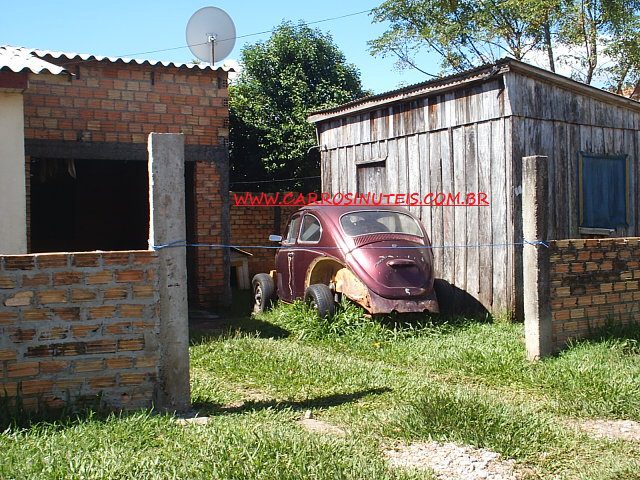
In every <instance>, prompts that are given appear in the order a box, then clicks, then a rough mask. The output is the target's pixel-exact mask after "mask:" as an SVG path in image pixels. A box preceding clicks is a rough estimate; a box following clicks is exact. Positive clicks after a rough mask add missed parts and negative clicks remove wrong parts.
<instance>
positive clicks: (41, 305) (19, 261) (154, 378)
mask: <svg viewBox="0 0 640 480" xmlns="http://www.w3.org/2000/svg"><path fill="white" fill-rule="evenodd" d="M157 268H158V258H157V254H156V253H155V252H153V251H122V252H87V253H53V254H36V255H5V256H0V396H2V395H6V396H8V397H10V398H15V397H16V396H19V397H20V399H21V401H22V402H23V404H24V406H25V407H27V408H30V409H35V408H43V407H54V408H56V407H62V406H64V405H65V404H67V403H69V404H76V405H77V404H83V403H85V404H88V405H91V406H96V405H100V406H103V407H106V408H114V409H121V408H122V409H135V408H148V407H151V406H152V403H153V401H154V396H155V394H156V389H157V382H158V369H159V362H160V353H159V346H158V334H159V314H158V301H159V298H158V278H157V273H156V272H157Z"/></svg>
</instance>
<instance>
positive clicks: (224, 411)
mask: <svg viewBox="0 0 640 480" xmlns="http://www.w3.org/2000/svg"><path fill="white" fill-rule="evenodd" d="M390 391H391V389H390V388H387V387H382V388H369V389H366V390H360V391H358V392H352V393H338V394H334V395H326V396H322V397H316V398H310V399H307V400H300V401H288V400H284V401H279V400H247V401H242V402H239V403H238V404H237V405H221V404H217V403H212V402H194V403H193V405H192V406H193V409H194V410H197V411H198V415H199V416H203V415H208V416H214V415H228V414H236V413H244V412H255V411H257V410H287V409H292V410H305V409H313V408H328V407H336V406H338V405H344V404H345V403H352V402H356V401H358V400H360V399H361V398H364V397H368V396H370V395H382V394H383V393H387V392H390Z"/></svg>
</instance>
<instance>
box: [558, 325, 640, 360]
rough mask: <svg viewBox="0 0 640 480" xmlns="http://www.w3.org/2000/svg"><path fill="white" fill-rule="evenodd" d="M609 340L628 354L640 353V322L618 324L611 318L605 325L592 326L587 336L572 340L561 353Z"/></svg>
mask: <svg viewBox="0 0 640 480" xmlns="http://www.w3.org/2000/svg"><path fill="white" fill-rule="evenodd" d="M608 342H615V343H616V344H618V345H619V346H620V347H622V350H623V351H624V353H626V354H629V355H640V323H639V322H635V323H629V324H626V325H616V324H615V322H614V321H612V320H609V321H607V322H606V324H605V325H604V326H601V327H597V328H591V329H590V332H589V334H588V336H587V337H586V338H581V339H577V340H576V339H574V340H571V341H570V342H569V343H568V344H567V345H565V347H564V348H563V349H562V350H561V351H560V352H559V353H561V352H566V351H568V350H571V349H573V348H575V347H578V346H580V345H589V344H591V345H595V344H599V343H608Z"/></svg>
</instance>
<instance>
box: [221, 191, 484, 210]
mask: <svg viewBox="0 0 640 480" xmlns="http://www.w3.org/2000/svg"><path fill="white" fill-rule="evenodd" d="M232 197H233V198H232V202H233V205H235V206H239V207H277V206H280V207H282V206H286V207H295V206H300V207H302V206H305V205H310V204H316V205H326V206H330V205H341V206H363V207H381V206H394V207H488V206H489V197H488V195H487V194H486V193H485V192H428V193H424V194H421V193H418V192H410V193H371V192H367V193H354V192H345V193H343V192H338V193H328V192H322V193H296V192H275V193H265V192H261V193H252V192H241V193H238V192H233V193H232Z"/></svg>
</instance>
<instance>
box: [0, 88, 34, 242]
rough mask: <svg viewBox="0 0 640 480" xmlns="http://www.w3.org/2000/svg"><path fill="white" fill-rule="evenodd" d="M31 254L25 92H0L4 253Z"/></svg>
mask: <svg viewBox="0 0 640 480" xmlns="http://www.w3.org/2000/svg"><path fill="white" fill-rule="evenodd" d="M20 253H27V200H26V187H25V157H24V112H23V102H22V93H6V92H0V254H20Z"/></svg>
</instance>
